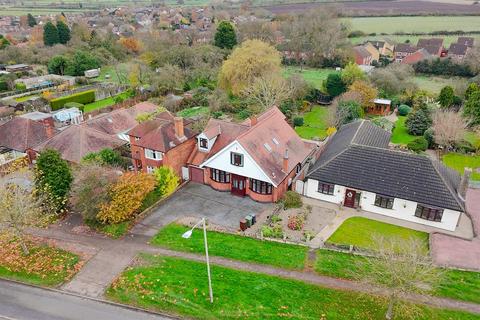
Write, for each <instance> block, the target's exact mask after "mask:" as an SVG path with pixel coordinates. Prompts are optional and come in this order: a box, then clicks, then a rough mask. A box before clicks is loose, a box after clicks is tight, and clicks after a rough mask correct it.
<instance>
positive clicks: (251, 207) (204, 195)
mask: <svg viewBox="0 0 480 320" xmlns="http://www.w3.org/2000/svg"><path fill="white" fill-rule="evenodd" d="M271 208H273V205H272V204H264V203H259V202H255V201H253V200H251V199H250V198H248V197H245V198H241V197H237V196H233V195H231V194H230V193H229V192H220V191H215V190H213V189H212V188H210V187H209V186H206V185H203V184H197V183H193V182H190V183H188V184H187V185H186V186H185V187H183V188H182V189H180V190H179V191H177V192H176V193H175V194H174V195H173V196H171V197H170V198H169V199H168V200H166V201H165V202H163V203H161V204H160V205H159V206H158V207H157V208H156V209H154V211H153V212H152V213H150V215H148V216H147V217H146V218H145V219H144V220H143V221H141V222H140V223H138V224H137V225H136V226H135V227H134V228H133V229H132V231H131V233H132V234H136V235H143V236H154V235H155V234H156V233H157V232H158V230H159V229H161V228H162V227H163V226H165V225H167V224H169V223H171V222H173V221H175V220H177V219H179V218H183V217H198V218H201V217H206V218H207V219H208V220H209V221H211V222H212V223H214V224H216V225H221V226H224V227H227V228H235V229H236V228H238V227H239V221H240V220H241V219H242V218H244V217H245V216H246V215H248V214H251V213H256V214H258V213H260V212H262V211H264V210H266V209H271Z"/></svg>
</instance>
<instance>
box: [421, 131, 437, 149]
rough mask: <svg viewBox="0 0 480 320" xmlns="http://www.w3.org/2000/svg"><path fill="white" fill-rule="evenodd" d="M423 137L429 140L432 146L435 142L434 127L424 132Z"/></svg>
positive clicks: (429, 144) (429, 145)
mask: <svg viewBox="0 0 480 320" xmlns="http://www.w3.org/2000/svg"><path fill="white" fill-rule="evenodd" d="M423 137H424V138H425V140H427V143H428V147H429V148H431V147H433V145H434V144H435V132H434V131H433V128H428V129H427V130H425V132H424V133H423Z"/></svg>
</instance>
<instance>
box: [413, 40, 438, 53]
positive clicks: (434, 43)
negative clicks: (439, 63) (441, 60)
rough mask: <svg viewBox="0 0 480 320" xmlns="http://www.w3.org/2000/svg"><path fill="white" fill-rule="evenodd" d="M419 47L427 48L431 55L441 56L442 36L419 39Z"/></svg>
mask: <svg viewBox="0 0 480 320" xmlns="http://www.w3.org/2000/svg"><path fill="white" fill-rule="evenodd" d="M417 48H418V49H425V50H426V51H427V52H428V53H429V54H430V55H432V56H436V57H441V56H442V52H443V39H442V38H422V39H418V43H417Z"/></svg>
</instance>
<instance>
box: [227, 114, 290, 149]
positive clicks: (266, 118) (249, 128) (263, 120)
mask: <svg viewBox="0 0 480 320" xmlns="http://www.w3.org/2000/svg"><path fill="white" fill-rule="evenodd" d="M273 108H277V107H276V106H273V107H270V108H269V109H267V110H266V111H265V112H262V113H261V114H260V115H259V116H258V117H257V118H259V117H261V116H262V115H264V114H266V113H267V112H269V111H270V110H273ZM277 109H278V108H277ZM278 111H280V110H278ZM280 112H281V113H282V115H283V116H285V115H284V114H283V112H282V111H280ZM277 114H278V113H275V112H269V114H268V115H266V117H265V118H263V119H262V120H258V122H257V123H256V124H255V125H253V126H247V127H248V130H246V131H245V132H242V133H241V134H239V135H238V137H237V138H236V139H235V140H237V141H238V140H239V139H241V138H242V137H244V136H246V135H247V134H249V133H251V132H252V131H253V129H255V128H258V127H259V126H260V125H261V124H263V123H265V122H266V121H267V120H268V119H270V118H272V117H273V116H275V115H277Z"/></svg>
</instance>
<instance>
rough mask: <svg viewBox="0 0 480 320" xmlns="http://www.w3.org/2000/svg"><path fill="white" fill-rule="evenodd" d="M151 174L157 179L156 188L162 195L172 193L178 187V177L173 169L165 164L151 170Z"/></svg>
mask: <svg viewBox="0 0 480 320" xmlns="http://www.w3.org/2000/svg"><path fill="white" fill-rule="evenodd" d="M153 176H154V177H155V180H156V181H157V186H156V187H155V189H157V190H158V191H159V193H160V195H161V196H162V197H164V196H168V195H170V194H172V193H173V192H174V191H175V189H176V188H177V187H178V184H179V182H180V179H179V178H178V176H177V174H176V173H175V171H174V170H173V169H172V168H170V167H166V166H162V167H158V168H155V169H154V170H153Z"/></svg>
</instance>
